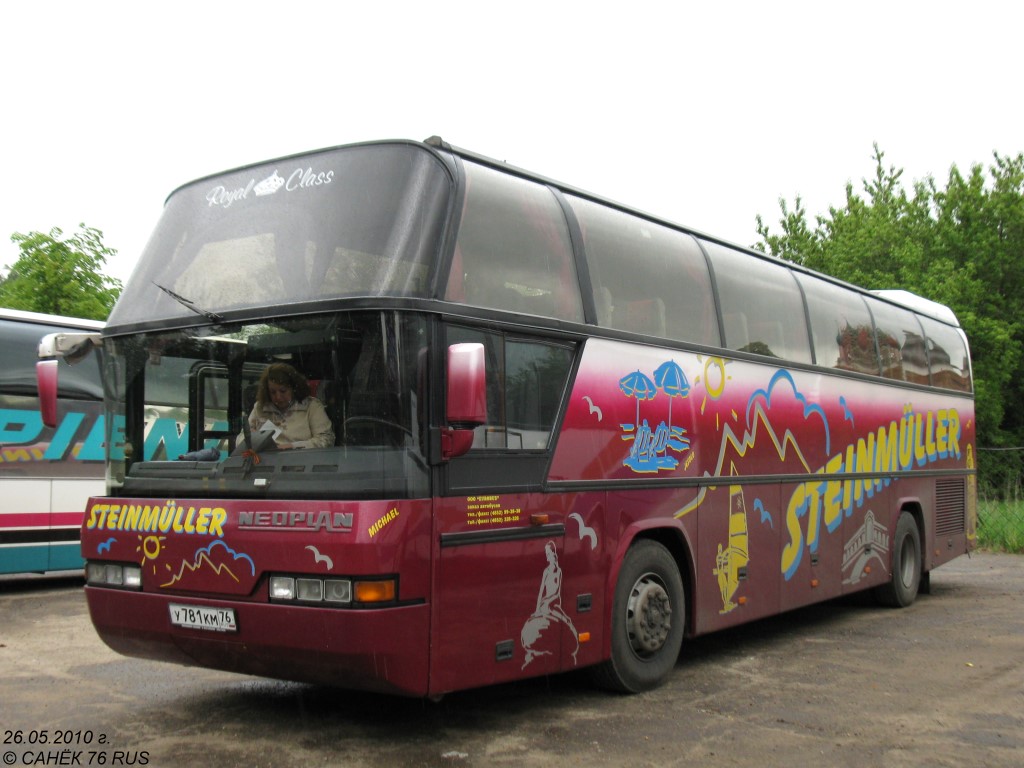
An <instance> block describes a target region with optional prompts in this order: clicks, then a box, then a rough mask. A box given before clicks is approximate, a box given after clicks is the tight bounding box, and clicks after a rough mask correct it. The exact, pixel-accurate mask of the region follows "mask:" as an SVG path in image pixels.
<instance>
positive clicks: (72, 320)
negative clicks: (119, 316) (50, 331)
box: [0, 307, 104, 331]
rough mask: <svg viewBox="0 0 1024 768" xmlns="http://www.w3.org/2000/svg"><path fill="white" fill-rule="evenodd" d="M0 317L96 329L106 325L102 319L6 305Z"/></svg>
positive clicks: (25, 321) (1, 308)
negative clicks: (12, 307) (48, 312)
mask: <svg viewBox="0 0 1024 768" xmlns="http://www.w3.org/2000/svg"><path fill="white" fill-rule="evenodd" d="M0 319H3V320H20V321H21V322H24V323H36V324H37V325H55V326H62V327H70V328H82V329H87V330H96V331H98V330H101V329H102V328H103V326H104V323H103V322H102V321H100V320H86V319H84V318H81V317H65V316H64V315H47V314H44V313H42V312H27V311H25V310H21V309H7V308H4V307H0Z"/></svg>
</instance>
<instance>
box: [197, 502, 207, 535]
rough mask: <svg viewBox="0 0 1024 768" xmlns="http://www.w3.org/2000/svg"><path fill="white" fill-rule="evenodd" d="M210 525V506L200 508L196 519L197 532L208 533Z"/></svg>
mask: <svg viewBox="0 0 1024 768" xmlns="http://www.w3.org/2000/svg"><path fill="white" fill-rule="evenodd" d="M209 526H210V508H209V507H202V508H201V509H200V510H199V517H198V518H197V519H196V533H200V534H202V533H206V530H207V528H209Z"/></svg>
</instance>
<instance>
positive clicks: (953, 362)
mask: <svg viewBox="0 0 1024 768" xmlns="http://www.w3.org/2000/svg"><path fill="white" fill-rule="evenodd" d="M921 325H922V326H924V332H925V336H926V338H927V340H928V341H927V343H928V362H929V365H930V368H931V373H932V381H931V383H932V386H935V387H945V388H946V389H956V390H959V391H961V392H970V391H971V372H970V363H969V362H968V356H967V345H966V344H965V343H964V339H963V336H962V335H961V333H960V332H959V331H958V330H957V329H956V328H951V327H950V326H948V325H944V324H943V323H940V322H938V321H936V320H932V319H931V318H928V317H922V318H921Z"/></svg>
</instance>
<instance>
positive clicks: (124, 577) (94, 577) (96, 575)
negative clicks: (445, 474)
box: [85, 561, 142, 590]
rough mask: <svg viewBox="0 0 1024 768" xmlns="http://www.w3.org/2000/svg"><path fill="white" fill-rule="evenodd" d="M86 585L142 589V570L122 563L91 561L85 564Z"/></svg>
mask: <svg viewBox="0 0 1024 768" xmlns="http://www.w3.org/2000/svg"><path fill="white" fill-rule="evenodd" d="M85 583H86V584H88V585H89V586H90V587H117V588H121V589H134V590H140V589H142V568H141V567H139V566H137V565H125V564H122V563H101V562H95V561H89V562H87V563H86V564H85Z"/></svg>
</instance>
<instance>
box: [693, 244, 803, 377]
mask: <svg viewBox="0 0 1024 768" xmlns="http://www.w3.org/2000/svg"><path fill="white" fill-rule="evenodd" d="M704 246H705V247H706V248H707V250H708V253H709V254H710V256H711V263H712V265H713V266H714V268H715V281H716V283H717V284H718V296H719V301H720V302H721V306H722V322H723V324H724V328H723V330H724V331H725V346H726V348H727V349H735V350H737V351H739V352H752V353H754V354H758V355H767V356H769V357H779V358H782V359H784V360H792V361H795V362H801V363H809V362H811V347H810V343H809V342H808V339H807V322H806V320H805V318H804V312H803V299H802V297H801V295H800V289H799V288H798V287H797V284H796V281H795V280H794V279H793V274H792V273H791V272H790V271H789V270H788V269H786V268H785V267H783V266H782V265H780V264H773V263H771V262H768V261H765V260H763V259H759V258H757V257H756V256H752V255H750V254H746V253H743V252H741V251H737V250H734V249H732V248H726V247H724V246H721V245H717V244H716V243H705V244H704Z"/></svg>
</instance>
